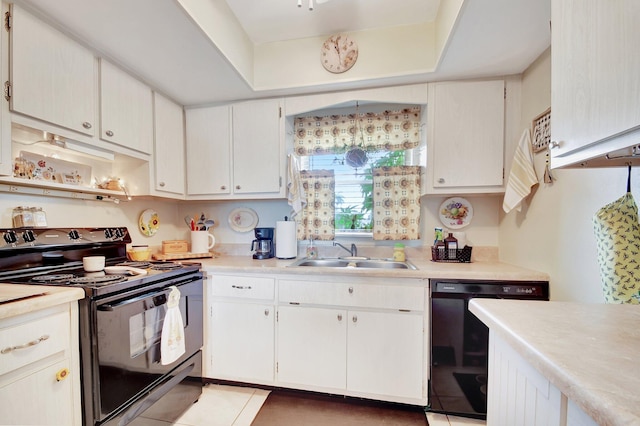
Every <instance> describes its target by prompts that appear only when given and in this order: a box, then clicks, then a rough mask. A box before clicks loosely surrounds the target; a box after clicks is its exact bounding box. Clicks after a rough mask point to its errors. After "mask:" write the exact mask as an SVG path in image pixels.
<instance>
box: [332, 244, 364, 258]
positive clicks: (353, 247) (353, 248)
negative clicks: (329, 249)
mask: <svg viewBox="0 0 640 426" xmlns="http://www.w3.org/2000/svg"><path fill="white" fill-rule="evenodd" d="M333 245H334V246H338V247H342V248H343V249H345V250H346V251H348V252H349V253H351V256H354V257H355V256H357V255H358V247H356V245H355V244H351V250H349V249H348V248H346V247H345V246H343V245H342V244H340V243H339V242H337V241H334V242H333Z"/></svg>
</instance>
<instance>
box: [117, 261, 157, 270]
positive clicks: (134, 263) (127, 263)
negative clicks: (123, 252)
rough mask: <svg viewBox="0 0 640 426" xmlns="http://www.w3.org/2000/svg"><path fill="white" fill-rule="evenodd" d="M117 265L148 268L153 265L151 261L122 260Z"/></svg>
mask: <svg viewBox="0 0 640 426" xmlns="http://www.w3.org/2000/svg"><path fill="white" fill-rule="evenodd" d="M116 266H130V267H131V268H140V269H146V268H148V267H150V266H151V262H146V261H143V262H122V263H118V264H117V265H116Z"/></svg>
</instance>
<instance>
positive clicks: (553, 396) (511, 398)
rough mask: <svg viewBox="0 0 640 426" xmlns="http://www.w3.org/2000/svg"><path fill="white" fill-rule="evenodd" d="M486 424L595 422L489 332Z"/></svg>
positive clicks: (591, 425)
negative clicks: (488, 390) (489, 390)
mask: <svg viewBox="0 0 640 426" xmlns="http://www.w3.org/2000/svg"><path fill="white" fill-rule="evenodd" d="M487 388H488V389H491V392H489V393H488V400H487V424H489V425H494V424H495V425H514V426H518V425H558V426H578V425H580V426H595V425H597V423H596V422H595V421H594V420H593V419H592V418H591V417H589V416H588V415H587V414H586V413H585V412H584V411H582V410H581V409H580V407H578V406H577V405H576V404H575V403H573V402H572V401H570V400H568V399H567V397H566V396H565V395H564V394H563V393H562V392H560V390H558V388H556V387H555V386H554V385H553V384H552V383H551V382H550V381H549V379H547V378H546V377H544V376H543V375H542V374H541V373H540V372H539V371H538V370H536V369H535V368H534V367H533V366H532V365H531V364H529V363H528V362H527V361H526V360H525V359H524V358H523V357H522V356H521V355H519V354H518V353H517V352H516V351H515V350H514V349H513V348H512V347H511V346H510V345H509V344H508V343H506V342H505V341H504V340H503V339H502V338H501V337H500V336H499V335H497V334H496V333H494V332H491V331H490V334H489V377H488V382H487Z"/></svg>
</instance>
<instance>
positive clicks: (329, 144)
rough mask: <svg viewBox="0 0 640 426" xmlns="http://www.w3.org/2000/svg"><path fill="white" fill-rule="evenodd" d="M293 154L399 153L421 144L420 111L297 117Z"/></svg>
mask: <svg viewBox="0 0 640 426" xmlns="http://www.w3.org/2000/svg"><path fill="white" fill-rule="evenodd" d="M295 129H296V132H295V133H296V134H295V140H294V147H293V151H294V153H295V154H296V155H298V156H304V155H321V154H341V153H344V152H346V151H348V150H349V149H350V148H354V147H358V148H361V149H363V150H365V151H368V152H371V151H398V150H402V149H412V148H415V147H417V146H418V145H419V144H420V107H419V106H416V107H412V108H405V109H403V110H399V111H384V112H381V113H357V114H348V115H327V116H324V117H297V118H296V119H295Z"/></svg>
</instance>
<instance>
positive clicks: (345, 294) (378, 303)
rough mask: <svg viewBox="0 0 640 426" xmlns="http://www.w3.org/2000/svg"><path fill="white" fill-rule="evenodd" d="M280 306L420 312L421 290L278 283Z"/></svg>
mask: <svg viewBox="0 0 640 426" xmlns="http://www.w3.org/2000/svg"><path fill="white" fill-rule="evenodd" d="M278 289H279V290H278V296H279V301H280V303H291V302H293V303H302V304H313V305H339V306H354V307H361V308H374V309H403V310H410V311H423V310H424V302H425V300H424V298H425V296H424V294H425V293H424V292H425V290H424V287H422V286H402V285H383V284H353V283H346V282H342V283H328V282H320V281H293V280H281V281H280V282H279V285H278Z"/></svg>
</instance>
